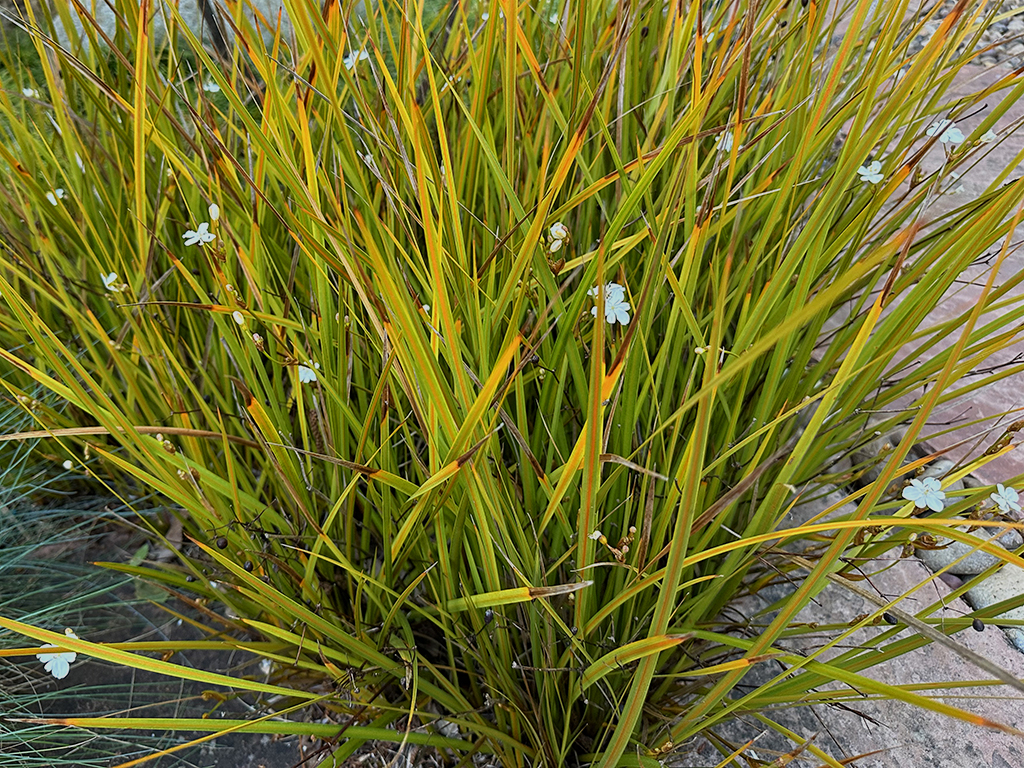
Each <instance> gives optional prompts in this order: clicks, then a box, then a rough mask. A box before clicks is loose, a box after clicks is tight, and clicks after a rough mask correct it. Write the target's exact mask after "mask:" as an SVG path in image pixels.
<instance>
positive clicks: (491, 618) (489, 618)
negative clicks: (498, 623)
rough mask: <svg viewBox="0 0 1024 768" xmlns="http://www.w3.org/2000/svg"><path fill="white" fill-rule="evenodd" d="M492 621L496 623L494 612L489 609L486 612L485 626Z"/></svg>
mask: <svg viewBox="0 0 1024 768" xmlns="http://www.w3.org/2000/svg"><path fill="white" fill-rule="evenodd" d="M492 621H494V611H492V610H491V609H490V608H488V609H487V610H486V611H484V624H490V623H491V622H492Z"/></svg>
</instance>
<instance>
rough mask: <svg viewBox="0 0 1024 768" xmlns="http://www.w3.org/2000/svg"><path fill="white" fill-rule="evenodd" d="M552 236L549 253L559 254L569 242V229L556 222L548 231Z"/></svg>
mask: <svg viewBox="0 0 1024 768" xmlns="http://www.w3.org/2000/svg"><path fill="white" fill-rule="evenodd" d="M548 233H549V234H550V235H551V244H550V245H548V253H558V251H559V250H561V248H562V246H563V245H565V244H566V243H567V242H568V241H569V228H568V227H567V226H565V224H563V223H562V222H560V221H556V222H555V223H554V224H552V225H551V229H549V230H548Z"/></svg>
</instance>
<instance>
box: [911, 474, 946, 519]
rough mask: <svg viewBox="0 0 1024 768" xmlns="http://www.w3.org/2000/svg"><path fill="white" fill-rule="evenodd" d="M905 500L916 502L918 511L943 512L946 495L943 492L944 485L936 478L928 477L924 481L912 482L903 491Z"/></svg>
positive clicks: (915, 480)
mask: <svg viewBox="0 0 1024 768" xmlns="http://www.w3.org/2000/svg"><path fill="white" fill-rule="evenodd" d="M903 498H904V499H906V500H907V501H912V502H914V506H915V507H917V508H918V509H925V508H927V509H930V510H932V512H941V511H942V508H943V507H944V506H945V501H944V499H945V498H946V494H945V493H943V491H942V483H940V482H939V481H938V480H936V479H935V478H934V477H926V478H925V479H924V480H917V479H914V480H911V481H910V485H908V486H907V487H906V488H904V489H903Z"/></svg>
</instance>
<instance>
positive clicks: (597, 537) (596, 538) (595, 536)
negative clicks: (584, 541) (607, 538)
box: [587, 528, 604, 541]
mask: <svg viewBox="0 0 1024 768" xmlns="http://www.w3.org/2000/svg"><path fill="white" fill-rule="evenodd" d="M587 538H588V539H590V540H591V541H600V540H601V539H603V538H604V534H603V533H601V531H600V530H599V529H597V528H595V529H594V530H593V531H592V532H591V534H590V535H589V536H587Z"/></svg>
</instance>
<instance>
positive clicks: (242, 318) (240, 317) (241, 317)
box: [231, 309, 245, 325]
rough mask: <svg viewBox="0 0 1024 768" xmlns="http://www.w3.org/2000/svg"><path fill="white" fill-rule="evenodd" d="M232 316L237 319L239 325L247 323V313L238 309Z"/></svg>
mask: <svg viewBox="0 0 1024 768" xmlns="http://www.w3.org/2000/svg"><path fill="white" fill-rule="evenodd" d="M231 317H233V318H234V319H235V322H236V323H238V324H239V325H245V315H243V314H242V313H241V312H239V311H238V310H237V309H236V310H235V311H234V312H232V313H231Z"/></svg>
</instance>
